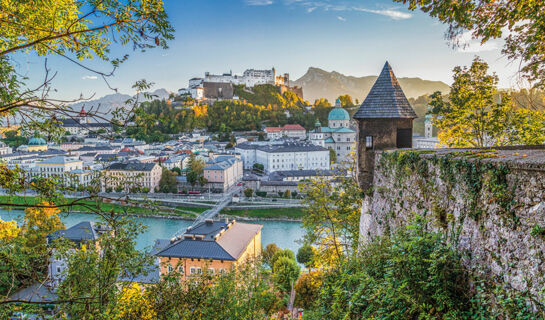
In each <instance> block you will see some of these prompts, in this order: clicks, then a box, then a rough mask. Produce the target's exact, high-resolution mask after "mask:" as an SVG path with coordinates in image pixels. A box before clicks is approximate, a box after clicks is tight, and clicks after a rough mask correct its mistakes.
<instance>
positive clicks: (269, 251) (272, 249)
mask: <svg viewBox="0 0 545 320" xmlns="http://www.w3.org/2000/svg"><path fill="white" fill-rule="evenodd" d="M278 251H280V248H278V246H277V245H276V244H274V243H269V244H268V245H267V246H266V247H265V250H263V253H262V254H261V256H262V257H263V262H265V263H266V264H268V265H269V266H270V267H272V265H271V259H272V257H273V256H274V255H275V254H276V253H277V252H278Z"/></svg>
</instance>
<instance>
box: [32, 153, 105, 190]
mask: <svg viewBox="0 0 545 320" xmlns="http://www.w3.org/2000/svg"><path fill="white" fill-rule="evenodd" d="M28 173H29V175H30V176H31V177H43V178H59V179H61V181H62V183H63V184H64V185H65V186H73V187H78V186H83V187H86V186H89V185H90V184H91V183H92V182H93V181H94V179H95V178H97V176H98V172H96V171H93V170H84V168H83V161H82V160H79V159H78V158H75V157H66V156H55V157H51V158H48V159H45V160H42V161H39V162H36V163H35V166H34V167H33V168H31V170H29V171H28Z"/></svg>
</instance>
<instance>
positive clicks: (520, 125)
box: [430, 58, 545, 147]
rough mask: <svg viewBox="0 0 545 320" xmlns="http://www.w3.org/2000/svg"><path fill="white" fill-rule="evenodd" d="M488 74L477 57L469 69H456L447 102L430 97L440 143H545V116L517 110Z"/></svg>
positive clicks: (436, 96) (536, 112)
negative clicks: (544, 127)
mask: <svg viewBox="0 0 545 320" xmlns="http://www.w3.org/2000/svg"><path fill="white" fill-rule="evenodd" d="M487 71H488V64H487V63H486V62H484V61H482V60H481V59H479V58H475V60H474V61H473V63H472V65H471V67H469V68H467V67H466V68H461V67H456V68H454V83H453V85H452V90H451V91H450V93H449V95H448V100H445V99H444V98H443V97H442V96H441V94H440V93H434V94H433V95H432V96H431V102H430V105H431V106H432V110H431V112H432V113H433V115H434V122H435V125H436V126H437V127H438V129H439V134H438V137H439V139H440V141H441V143H442V144H444V145H446V146H449V147H486V146H502V145H511V144H541V143H543V142H544V141H545V132H543V130H542V128H543V126H544V125H545V114H544V113H543V112H539V111H530V110H527V109H521V108H518V109H517V108H515V107H514V104H513V102H512V99H511V98H510V96H509V95H508V94H502V93H500V92H498V90H497V88H496V86H497V82H498V77H497V76H496V75H495V74H493V75H489V74H488V73H487ZM498 100H500V101H498Z"/></svg>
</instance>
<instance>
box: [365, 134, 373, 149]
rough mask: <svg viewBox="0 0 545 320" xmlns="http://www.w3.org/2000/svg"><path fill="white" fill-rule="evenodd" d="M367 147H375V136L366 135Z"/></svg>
mask: <svg viewBox="0 0 545 320" xmlns="http://www.w3.org/2000/svg"><path fill="white" fill-rule="evenodd" d="M365 148H366V149H373V136H366V137H365Z"/></svg>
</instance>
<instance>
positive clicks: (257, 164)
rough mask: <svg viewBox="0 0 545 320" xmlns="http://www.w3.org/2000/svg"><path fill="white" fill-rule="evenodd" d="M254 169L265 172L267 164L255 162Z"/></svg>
mask: <svg viewBox="0 0 545 320" xmlns="http://www.w3.org/2000/svg"><path fill="white" fill-rule="evenodd" d="M252 169H253V170H254V171H257V172H264V171H265V166H264V165H263V164H261V163H258V162H256V163H254V165H253V166H252Z"/></svg>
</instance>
